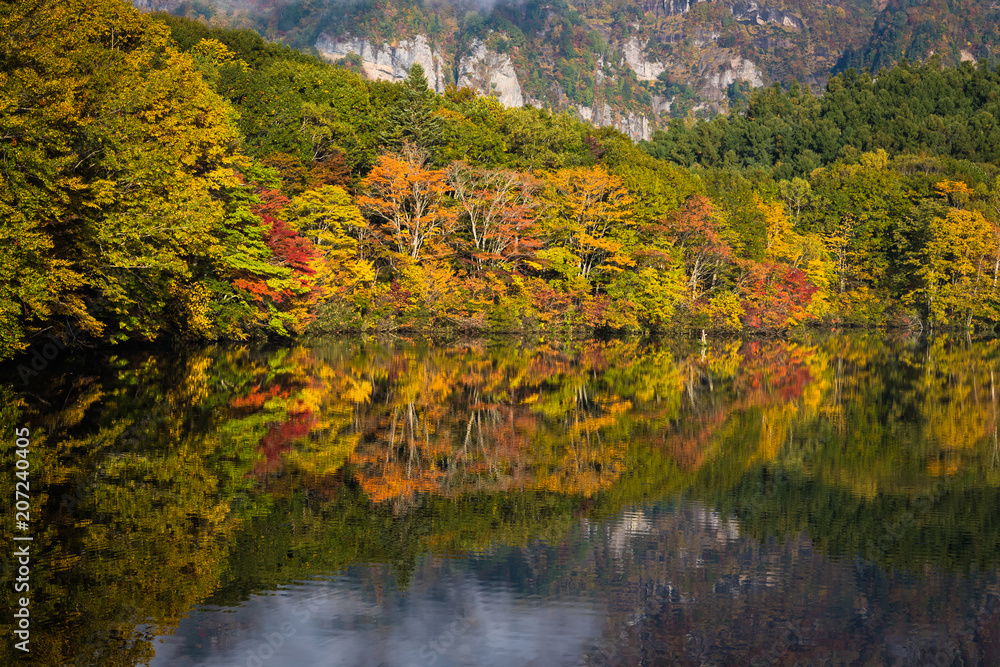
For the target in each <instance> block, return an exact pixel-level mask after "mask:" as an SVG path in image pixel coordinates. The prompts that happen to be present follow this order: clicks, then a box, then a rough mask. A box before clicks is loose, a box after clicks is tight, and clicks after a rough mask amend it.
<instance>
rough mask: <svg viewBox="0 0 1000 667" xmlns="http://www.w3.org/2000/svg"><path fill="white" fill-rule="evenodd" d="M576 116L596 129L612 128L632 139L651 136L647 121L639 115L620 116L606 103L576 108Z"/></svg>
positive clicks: (630, 113) (630, 112)
mask: <svg viewBox="0 0 1000 667" xmlns="http://www.w3.org/2000/svg"><path fill="white" fill-rule="evenodd" d="M576 113H577V116H578V117H579V118H580V119H582V120H585V121H587V122H588V123H590V124H591V125H594V126H596V127H613V128H615V129H616V130H618V131H619V132H622V133H623V134H627V135H628V136H630V137H631V138H632V139H634V140H636V141H638V140H640V139H649V138H650V137H652V136H653V131H652V128H651V127H650V125H649V119H648V118H646V117H645V116H643V115H641V114H637V113H634V112H632V111H629V112H628V113H626V114H621V113H618V112H616V111H615V110H614V109H612V108H611V107H610V106H609V105H608V103H607V102H605V103H604V104H602V105H601V106H598V107H594V108H591V107H585V106H577V108H576Z"/></svg>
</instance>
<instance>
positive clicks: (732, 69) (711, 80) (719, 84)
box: [699, 56, 764, 101]
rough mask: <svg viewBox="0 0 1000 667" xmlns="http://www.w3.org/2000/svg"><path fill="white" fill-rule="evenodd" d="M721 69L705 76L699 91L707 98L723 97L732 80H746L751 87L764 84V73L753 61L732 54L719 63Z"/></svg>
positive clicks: (716, 99) (716, 69) (717, 98)
mask: <svg viewBox="0 0 1000 667" xmlns="http://www.w3.org/2000/svg"><path fill="white" fill-rule="evenodd" d="M720 67H721V69H719V68H718V67H717V68H715V72H714V73H712V74H709V75H708V76H707V77H705V83H704V85H703V86H702V88H701V90H700V91H699V93H700V94H701V95H702V97H704V98H705V99H707V100H711V101H718V100H721V99H722V98H723V97H725V94H726V88H727V87H728V86H729V84H731V83H733V82H734V81H747V82H749V83H750V86H751V87H753V88H760V87H761V86H763V85H764V73H763V72H761V71H760V69H759V68H758V67H757V65H756V64H755V63H753V62H752V61H750V60H744V59H743V58H740V57H739V56H733V57H732V58H730V59H729V60H728V61H724V62H723V63H721V64H720Z"/></svg>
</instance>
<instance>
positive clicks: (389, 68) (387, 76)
mask: <svg viewBox="0 0 1000 667" xmlns="http://www.w3.org/2000/svg"><path fill="white" fill-rule="evenodd" d="M316 50H317V51H319V53H320V55H321V56H323V57H324V58H326V59H328V60H331V61H333V60H339V59H340V58H344V57H346V56H348V55H350V54H352V53H356V54H357V55H358V56H360V57H361V66H362V67H363V68H364V70H365V74H366V75H367V76H368V78H369V79H380V80H383V81H403V80H404V79H406V77H407V76H408V75H409V72H410V68H411V67H413V65H420V66H421V67H423V68H424V73H425V74H426V75H427V84H428V85H429V86H430V87H431V88H432V89H433V90H434V91H435V92H438V93H441V92H444V87H445V71H446V70H445V64H444V58H442V57H441V55H440V54H439V53H437V52H436V51H435V50H434V49H433V47H431V45H430V43H429V42H428V41H427V38H426V37H424V36H423V35H417V36H416V37H414V38H413V39H402V40H400V41H399V44H398V45H397V46H390V45H388V44H382V45H379V46H377V45H374V44H372V43H371V42H369V41H368V40H367V39H360V38H357V37H351V36H347V35H345V36H343V37H330V36H329V35H327V34H326V33H322V34H320V36H319V39H317V40H316Z"/></svg>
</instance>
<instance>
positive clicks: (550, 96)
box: [134, 0, 1000, 139]
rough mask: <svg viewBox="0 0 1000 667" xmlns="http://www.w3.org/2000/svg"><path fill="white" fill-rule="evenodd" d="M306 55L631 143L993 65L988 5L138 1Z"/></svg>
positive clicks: (961, 1)
mask: <svg viewBox="0 0 1000 667" xmlns="http://www.w3.org/2000/svg"><path fill="white" fill-rule="evenodd" d="M134 4H135V5H136V6H138V7H140V8H141V9H145V10H163V11H169V12H172V13H175V14H181V15H186V16H189V17H194V18H201V19H203V20H205V21H207V22H209V23H212V24H215V25H219V26H226V27H252V28H254V29H256V30H258V31H259V32H260V33H261V34H263V35H264V36H265V37H266V38H268V39H272V40H278V41H281V42H284V43H286V44H288V45H290V46H293V47H295V48H299V49H303V50H306V51H311V52H314V53H318V54H319V55H321V56H323V57H325V58H327V59H328V60H331V61H341V62H342V63H343V64H344V65H346V66H348V67H351V68H353V69H355V70H358V71H363V72H364V73H365V74H366V75H367V76H369V77H370V78H379V79H388V80H402V79H404V78H405V77H406V74H407V72H408V70H409V67H410V66H412V65H413V64H414V63H419V64H420V65H421V66H422V67H423V68H424V70H425V72H427V74H428V80H429V83H430V84H431V87H432V88H434V89H435V90H437V91H443V90H444V88H445V87H446V86H449V85H456V86H459V87H461V86H469V87H471V88H474V89H476V90H479V91H480V92H482V93H484V94H492V95H496V96H497V97H498V98H499V99H500V101H501V102H502V103H504V104H506V105H509V106H518V105H521V104H532V105H534V106H546V107H549V108H553V109H559V110H569V111H572V112H574V113H575V114H576V115H577V116H578V117H580V118H582V119H584V120H588V121H591V122H592V123H594V124H595V125H599V126H612V127H615V128H617V129H620V130H622V131H624V132H626V133H627V134H629V135H630V136H632V137H633V138H635V139H646V138H649V137H650V136H651V134H652V132H653V130H655V129H657V128H661V127H664V126H665V125H666V121H667V120H668V119H670V118H677V117H684V116H688V115H695V116H704V115H712V114H714V113H716V112H718V111H724V110H726V109H727V108H728V105H729V103H730V102H731V101H733V100H737V99H742V98H744V97H745V95H746V93H747V91H748V90H749V89H751V88H754V87H760V86H764V85H769V84H771V83H773V82H781V83H784V84H787V83H790V82H791V81H793V80H798V81H800V82H801V83H803V84H806V85H808V86H810V87H813V88H814V89H818V88H820V87H822V86H823V85H824V84H825V82H826V80H827V78H828V76H829V75H830V74H831V73H832V72H835V71H838V70H843V69H845V68H847V67H852V66H853V67H864V66H869V67H872V68H878V67H881V66H886V65H891V64H892V63H894V62H896V61H898V60H899V59H901V58H902V57H907V58H910V59H911V60H922V59H925V58H927V57H930V56H932V55H935V54H936V55H937V57H939V58H941V59H942V61H943V62H944V64H956V63H958V62H959V61H961V60H969V59H982V58H986V59H993V58H994V54H995V52H996V50H997V48H998V47H997V44H1000V35H998V34H997V30H998V28H997V25H998V20H997V19H1000V12H998V10H997V9H994V8H993V7H992V5H991V4H990V3H988V2H986V1H985V0H923V2H922V3H918V2H916V0H890V1H889V2H888V3H887V2H886V0H875V3H874V4H873V3H872V2H870V1H867V0H833V2H830V3H823V4H818V3H811V2H807V1H806V0H768V2H767V3H766V4H761V3H758V2H756V1H755V0H721V1H715V0H711V1H698V0H695V1H694V2H692V1H691V0H584V1H582V2H575V3H571V2H568V1H567V0H552V1H549V2H546V1H543V0H529V1H528V2H517V3H499V4H495V5H490V4H487V5H485V6H484V5H483V3H477V4H473V3H463V2H449V1H439V2H430V3H424V2H419V1H417V0H359V1H356V2H345V3H340V2H337V3H333V2H328V1H324V0H295V1H293V2H288V3H276V2H274V1H273V0H197V1H191V0H185V1H184V2H181V1H180V0H134Z"/></svg>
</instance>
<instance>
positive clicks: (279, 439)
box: [253, 410, 316, 477]
mask: <svg viewBox="0 0 1000 667" xmlns="http://www.w3.org/2000/svg"><path fill="white" fill-rule="evenodd" d="M315 423H316V416H315V415H314V414H313V413H312V412H311V411H308V410H306V411H304V412H299V413H294V414H291V415H289V417H288V419H287V420H285V421H283V422H281V423H280V424H275V425H274V426H272V427H271V428H270V429H268V431H267V434H265V435H264V437H263V438H261V439H260V442H259V443H258V444H257V451H258V452H260V453H261V454H263V455H264V459H263V460H262V461H258V462H257V465H256V466H254V470H253V475H254V476H255V477H263V476H265V475H268V474H272V473H275V472H278V471H279V470H281V468H282V467H283V465H284V459H283V454H284V453H285V452H288V451H290V450H291V449H292V445H293V444H294V443H295V441H297V440H301V439H302V438H305V437H306V436H307V435H309V432H310V431H311V430H312V428H313V426H314V425H315Z"/></svg>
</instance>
